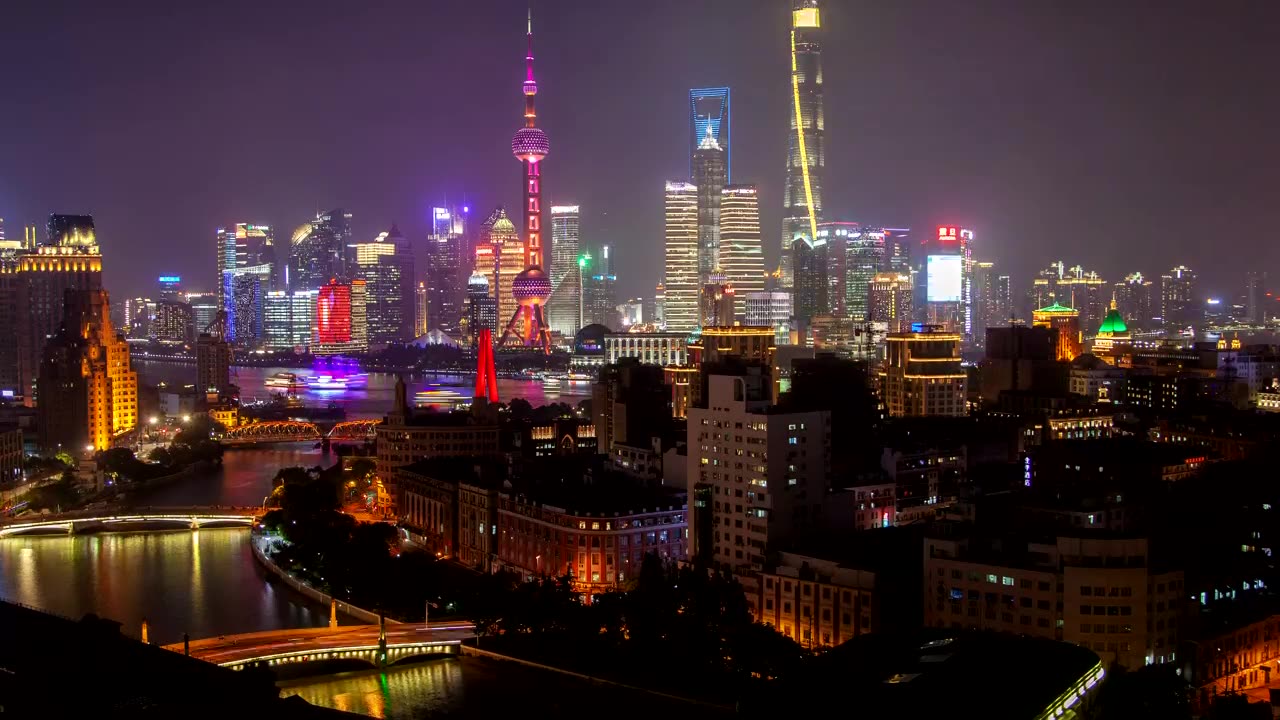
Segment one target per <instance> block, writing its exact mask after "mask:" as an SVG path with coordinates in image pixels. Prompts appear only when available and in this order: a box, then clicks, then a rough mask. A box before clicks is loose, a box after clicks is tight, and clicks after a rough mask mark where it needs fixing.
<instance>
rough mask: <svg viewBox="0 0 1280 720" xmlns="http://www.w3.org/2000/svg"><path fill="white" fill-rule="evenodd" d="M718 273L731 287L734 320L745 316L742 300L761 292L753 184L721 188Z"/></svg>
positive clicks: (762, 277) (756, 195) (760, 255)
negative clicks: (719, 272) (719, 271)
mask: <svg viewBox="0 0 1280 720" xmlns="http://www.w3.org/2000/svg"><path fill="white" fill-rule="evenodd" d="M720 270H721V272H722V273H723V275H724V277H725V279H726V280H727V281H728V282H729V284H730V285H732V286H733V291H734V317H735V318H736V319H737V320H739V321H741V320H742V319H744V318H745V317H746V312H747V301H746V297H747V295H748V294H750V293H756V292H764V281H765V269H764V247H763V245H762V244H761V241H760V197H759V192H758V191H757V190H756V186H755V185H729V186H727V187H725V189H724V192H723V199H722V203H721V207H720Z"/></svg>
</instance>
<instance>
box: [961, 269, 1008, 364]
mask: <svg viewBox="0 0 1280 720" xmlns="http://www.w3.org/2000/svg"><path fill="white" fill-rule="evenodd" d="M972 267H973V271H972V281H971V283H970V284H971V287H972V293H973V329H972V332H971V333H970V334H971V336H972V337H973V344H974V346H975V347H983V346H984V345H986V341H987V328H989V327H996V326H999V325H1002V324H1005V323H1007V322H1008V320H1009V319H1008V318H1007V317H1004V318H1002V317H1000V313H999V311H998V310H997V309H996V270H995V267H996V266H995V263H990V262H977V261H975V262H974V263H972Z"/></svg>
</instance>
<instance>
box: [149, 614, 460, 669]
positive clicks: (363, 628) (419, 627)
mask: <svg viewBox="0 0 1280 720" xmlns="http://www.w3.org/2000/svg"><path fill="white" fill-rule="evenodd" d="M473 637H475V626H474V625H472V624H471V623H466V622H456V623H446V622H442V623H431V625H429V626H428V625H423V624H420V623H419V624H412V625H411V624H398V625H388V626H387V646H388V647H395V646H396V645H416V644H419V643H424V642H433V641H443V642H458V641H462V640H467V639H470V638H473ZM377 645H378V626H377V625H343V626H339V627H337V628H304V629H298V630H268V631H265V632H256V633H246V634H244V635H223V636H220V637H213V638H205V639H202V640H193V641H191V645H190V647H191V656H192V657H194V658H199V659H200V660H204V661H206V662H211V663H217V664H225V663H233V662H244V661H246V660H253V659H255V658H260V657H263V656H266V655H277V654H280V653H294V652H323V651H325V650H339V649H352V648H364V647H376V646H377ZM165 647H166V648H167V649H169V650H175V651H177V652H182V643H174V644H172V645H166V646H165Z"/></svg>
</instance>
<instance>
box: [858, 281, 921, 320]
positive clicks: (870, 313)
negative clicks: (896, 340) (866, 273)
mask: <svg viewBox="0 0 1280 720" xmlns="http://www.w3.org/2000/svg"><path fill="white" fill-rule="evenodd" d="M912 295H914V292H913V289H912V287H911V277H910V276H909V275H904V274H902V273H881V274H879V275H876V276H875V277H874V278H872V279H871V283H870V284H869V287H868V291H867V319H868V320H870V321H872V322H882V323H886V324H887V325H888V326H889V332H891V333H899V332H908V331H910V330H911V318H912V313H911V305H912V302H911V300H912Z"/></svg>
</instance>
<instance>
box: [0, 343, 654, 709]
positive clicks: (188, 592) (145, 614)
mask: <svg viewBox="0 0 1280 720" xmlns="http://www.w3.org/2000/svg"><path fill="white" fill-rule="evenodd" d="M136 365H137V367H138V370H139V372H140V374H141V375H142V378H143V380H144V382H147V383H151V384H155V383H156V382H159V381H164V382H166V383H171V384H180V383H184V382H190V377H189V376H190V375H192V374H193V373H194V367H193V366H191V365H181V364H174V363H160V362H138V363H136ZM284 371H290V372H298V373H299V374H302V373H310V372H312V371H309V370H296V369H295V370H288V369H285V368H237V370H236V372H237V381H238V382H239V384H240V387H241V391H242V395H243V396H244V397H245V398H246V399H248V398H251V397H253V396H255V395H257V396H259V397H265V396H267V395H268V394H269V391H268V390H267V389H266V387H265V385H264V384H263V383H264V380H265V379H266V378H267V377H269V376H270V375H272V374H273V373H276V372H284ZM407 382H408V384H409V388H410V393H413V392H416V391H417V390H420V389H425V388H428V387H430V386H432V385H434V384H448V385H456V386H462V387H465V386H466V385H467V384H468V379H467V378H465V377H458V376H454V377H446V376H439V377H436V376H430V375H426V376H411V377H409V378H407ZM394 385H395V376H394V375H389V374H385V373H383V374H372V375H370V376H369V379H368V385H367V387H365V388H358V389H350V390H347V391H345V392H343V393H329V392H320V393H312V392H308V393H306V394H305V395H304V399H305V401H306V402H307V404H309V405H316V404H323V403H328V402H335V403H338V404H340V405H342V406H343V407H344V408H345V409H346V410H347V414H348V417H349V418H352V419H355V418H362V417H380V416H381V415H382V414H384V413H385V412H386V411H387V409H388V408H389V407H390V406H391V404H392V401H393V399H392V394H393V390H394ZM498 388H499V394H500V397H501V399H502V400H503V401H509V400H510V399H511V398H513V397H523V398H524V399H526V400H528V401H529V402H530V403H531V404H533V405H534V406H537V405H541V404H545V403H547V402H568V403H570V404H576V403H577V402H578V401H579V400H581V399H582V398H583V397H584V396H585V393H587V392H589V390H586V389H581V388H574V389H572V390H570V391H569V392H565V393H547V392H546V391H545V390H544V389H543V387H542V385H541V384H540V383H537V382H531V381H522V380H511V379H499V381H498ZM468 394H469V393H468ZM335 461H336V456H334V455H331V454H324V453H322V451H321V450H320V449H319V448H316V447H314V446H313V444H311V443H294V444H283V445H271V446H265V447H260V448H238V449H229V450H227V452H226V453H225V455H224V458H223V464H222V466H221V467H218V468H211V469H208V470H206V471H203V472H200V473H197V474H193V475H191V476H188V477H183V478H180V479H178V480H176V481H174V482H173V483H170V484H167V485H162V486H159V487H155V488H150V489H147V490H144V491H139V492H138V493H137V494H136V495H134V496H133V497H131V498H130V499H129V501H130V502H131V503H132V504H134V505H138V506H146V505H152V506H176V505H238V506H245V505H260V504H261V503H262V500H263V498H264V497H266V495H267V494H269V493H270V492H271V478H272V477H273V476H274V475H275V472H276V470H278V469H279V468H281V467H288V466H293V465H299V466H303V467H311V466H315V465H328V464H331V463H333V462H335ZM0 598H5V599H8V600H13V601H16V602H20V603H25V604H27V605H31V606H34V607H38V608H41V609H44V610H47V611H50V612H54V613H58V614H61V615H65V616H68V617H72V618H78V617H80V616H82V615H84V614H86V613H90V612H92V613H97V614H99V615H102V616H104V617H108V618H111V619H113V620H117V621H119V622H120V623H121V625H122V628H121V629H122V631H123V632H125V633H126V634H129V635H133V636H138V635H139V634H140V632H141V625H142V621H143V620H144V619H145V620H146V621H147V623H148V626H149V636H150V640H151V641H152V642H155V643H161V644H165V643H173V642H179V641H181V640H182V635H183V633H187V634H189V635H190V636H191V637H192V638H201V637H210V636H215V635H224V634H233V633H241V632H253V631H257V630H274V629H283V628H298V627H318V626H322V625H325V624H326V623H328V620H329V616H328V608H326V607H323V606H320V605H318V604H317V603H314V602H311V601H310V600H308V599H306V598H304V597H302V596H300V595H298V594H296V593H294V592H293V591H291V590H289V589H288V588H287V587H285V586H283V585H281V584H279V583H273V582H270V581H269V578H268V576H267V575H266V574H265V573H264V571H263V570H262V569H261V568H260V567H259V566H258V564H257V563H256V562H255V561H254V559H253V555H252V553H251V551H250V546H249V531H248V530H247V529H243V528H210V529H204V530H199V531H191V530H171V531H163V532H135V533H104V534H94V535H76V536H66V535H55V536H37V537H30V536H28V537H13V538H4V539H0ZM340 621H341V622H343V623H344V624H346V623H347V622H351V621H350V620H349V619H348V618H340ZM604 692H605V691H602V690H600V689H598V688H595V687H593V686H590V685H588V684H586V683H580V682H577V681H572V680H568V679H565V678H563V677H561V676H556V675H548V674H546V673H543V672H541V671H536V670H531V669H527V668H522V667H518V666H511V665H505V664H503V665H495V664H494V663H492V662H488V661H481V660H476V659H473V658H468V659H462V660H458V659H451V660H443V661H433V662H430V663H427V664H424V665H421V666H416V667H409V668H404V669H398V670H394V671H392V672H388V673H373V674H364V675H357V676H354V677H338V678H322V679H317V680H314V681H307V682H303V683H301V684H291V685H290V687H289V689H288V690H287V691H286V693H287V694H298V695H301V696H302V697H303V698H304V699H307V700H308V701H311V702H313V703H316V704H320V705H325V706H328V707H335V708H339V709H346V710H352V711H355V712H361V713H365V714H369V715H373V716H375V717H388V718H414V717H470V716H476V717H485V716H489V715H492V714H497V713H503V714H506V713H517V712H521V713H525V712H527V711H528V710H530V709H531V706H530V705H529V704H528V702H527V701H528V698H529V697H530V696H540V697H541V698H543V699H542V700H539V701H537V702H536V703H535V707H534V709H537V710H538V711H539V713H540V714H541V713H542V712H546V713H550V714H560V713H561V712H562V711H564V710H567V708H562V709H557V707H556V705H557V703H562V702H566V701H564V700H561V699H559V698H564V697H573V698H576V699H575V700H574V702H575V704H576V703H577V702H578V700H580V699H581V698H583V697H598V698H599V699H598V700H597V701H596V702H597V703H610V704H612V703H613V702H616V699H615V700H606V699H605V698H604V697H603V696H602V695H603V693H604ZM522 695H524V696H525V698H524V699H523V700H521V699H520V698H521V696H522ZM504 698H506V699H504ZM653 702H657V701H656V700H654V701H653ZM664 702H665V701H664ZM647 703H649V700H648V699H647V698H646V699H645V700H643V701H640V702H639V703H638V705H637V704H636V703H630V705H633V706H636V707H641V706H645V707H649V705H647ZM652 709H653V708H652V707H650V710H652Z"/></svg>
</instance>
